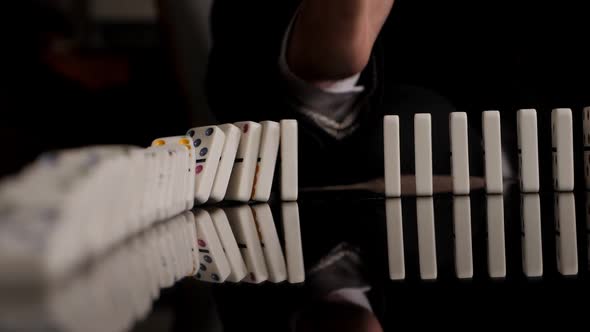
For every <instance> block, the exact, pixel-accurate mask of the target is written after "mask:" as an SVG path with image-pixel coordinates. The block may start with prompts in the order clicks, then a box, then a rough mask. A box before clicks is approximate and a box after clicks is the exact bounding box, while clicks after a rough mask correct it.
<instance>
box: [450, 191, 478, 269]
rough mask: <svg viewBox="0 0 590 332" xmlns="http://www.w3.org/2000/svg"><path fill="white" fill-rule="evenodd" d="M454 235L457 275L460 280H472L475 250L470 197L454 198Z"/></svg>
mask: <svg viewBox="0 0 590 332" xmlns="http://www.w3.org/2000/svg"><path fill="white" fill-rule="evenodd" d="M453 234H454V235H455V273H456V274H457V277H458V278H460V279H465V278H472V277H473V248H472V241H471V200H470V199H469V196H455V197H453Z"/></svg>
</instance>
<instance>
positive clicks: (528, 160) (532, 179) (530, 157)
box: [516, 109, 539, 193]
mask: <svg viewBox="0 0 590 332" xmlns="http://www.w3.org/2000/svg"><path fill="white" fill-rule="evenodd" d="M516 119H517V121H516V126H517V133H518V170H519V174H520V190H521V191H522V192H524V193H534V192H539V149H538V142H537V111H536V110H534V109H521V110H519V111H518V113H517V118H516Z"/></svg>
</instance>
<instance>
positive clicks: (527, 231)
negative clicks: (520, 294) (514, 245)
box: [520, 194, 543, 277]
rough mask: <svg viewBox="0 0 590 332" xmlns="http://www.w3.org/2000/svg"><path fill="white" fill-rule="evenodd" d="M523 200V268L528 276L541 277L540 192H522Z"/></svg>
mask: <svg viewBox="0 0 590 332" xmlns="http://www.w3.org/2000/svg"><path fill="white" fill-rule="evenodd" d="M521 202H522V203H521V207H520V208H521V217H520V218H521V241H522V242H521V246H522V268H523V271H524V274H525V275H526V276H527V277H541V276H542V275H543V246H542V242H541V241H542V239H541V201H540V199H539V194H522V199H521Z"/></svg>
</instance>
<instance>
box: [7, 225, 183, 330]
mask: <svg viewBox="0 0 590 332" xmlns="http://www.w3.org/2000/svg"><path fill="white" fill-rule="evenodd" d="M191 231H193V232H194V223H190V222H187V214H186V213H185V214H181V215H178V216H176V217H174V218H172V219H170V220H168V221H166V222H162V223H159V224H157V225H155V226H154V227H151V228H150V229H148V230H146V231H144V232H142V233H140V234H139V235H137V236H135V237H133V238H131V239H129V240H128V241H126V242H125V243H123V244H122V245H120V246H118V247H115V248H113V249H112V250H111V251H109V252H108V254H106V255H105V256H104V257H102V258H101V259H98V260H96V261H93V262H92V263H91V264H89V265H88V266H86V267H85V268H84V269H82V270H81V271H78V272H76V273H74V274H72V275H69V276H66V277H64V278H63V280H59V281H56V282H55V283H52V284H47V285H44V286H42V287H33V288H32V287H27V288H26V289H27V290H28V291H27V292H23V291H22V290H23V288H14V287H9V286H7V285H6V284H3V285H2V293H3V296H2V297H0V326H2V327H3V328H6V329H8V330H50V331H124V330H129V329H130V328H131V327H132V326H133V324H134V323H135V322H137V321H139V320H142V319H144V318H146V317H147V315H148V314H149V312H150V311H151V308H152V305H153V301H154V300H155V299H157V298H158V297H159V296H160V290H161V288H164V287H167V286H169V285H172V284H173V283H174V281H175V280H180V279H181V278H183V277H184V276H185V275H187V273H189V271H192V270H193V259H192V251H191V249H190V241H188V240H187V237H185V236H183V234H187V233H188V232H191ZM23 286H24V285H23Z"/></svg>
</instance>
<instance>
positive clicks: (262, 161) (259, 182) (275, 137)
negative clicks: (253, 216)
mask: <svg viewBox="0 0 590 332" xmlns="http://www.w3.org/2000/svg"><path fill="white" fill-rule="evenodd" d="M260 125H261V126H262V136H261V140H260V148H259V150H258V163H257V165H256V171H255V175H254V185H253V186H252V195H251V199H252V200H253V201H258V202H268V199H269V198H270V191H271V188H272V181H273V178H274V174H275V165H276V162H277V155H278V152H279V141H280V137H281V127H280V126H279V123H278V122H273V121H262V122H260Z"/></svg>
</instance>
